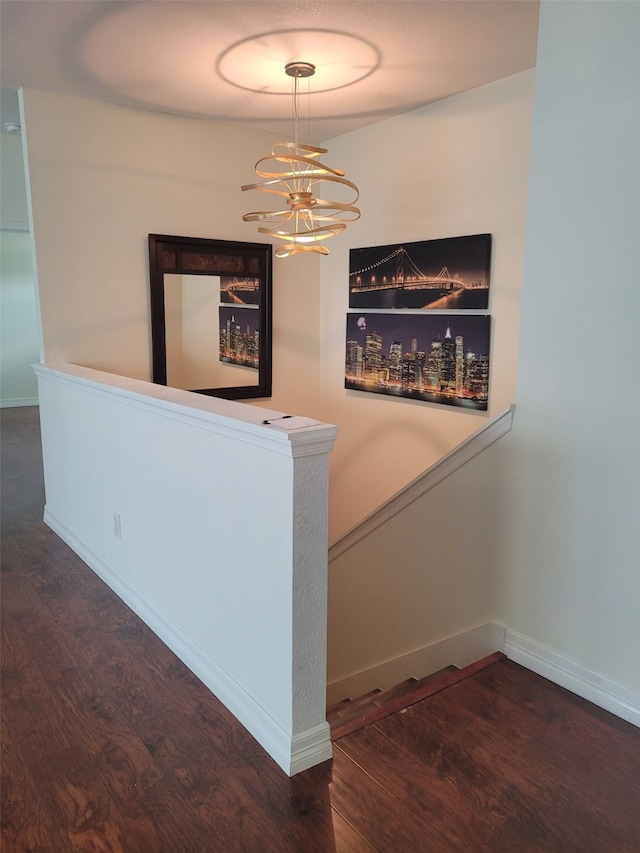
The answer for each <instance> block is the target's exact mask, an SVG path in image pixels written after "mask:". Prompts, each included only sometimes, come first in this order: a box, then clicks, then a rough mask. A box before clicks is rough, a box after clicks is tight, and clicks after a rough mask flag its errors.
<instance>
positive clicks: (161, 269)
mask: <svg viewBox="0 0 640 853" xmlns="http://www.w3.org/2000/svg"><path fill="white" fill-rule="evenodd" d="M271 252H272V247H271V245H270V244H267V243H242V242H235V241H228V240H207V239H204V238H199V237H172V236H167V235H164V234H149V274H150V277H149V280H150V287H151V349H152V381H153V382H155V383H157V384H159V385H170V386H171V387H173V388H183V389H184V390H186V391H196V392H197V393H199V394H210V395H211V396H213V397H224V398H226V399H227V400H242V399H249V398H252V397H270V396H271V326H272V313H271V310H272V309H271V293H272V281H271Z"/></svg>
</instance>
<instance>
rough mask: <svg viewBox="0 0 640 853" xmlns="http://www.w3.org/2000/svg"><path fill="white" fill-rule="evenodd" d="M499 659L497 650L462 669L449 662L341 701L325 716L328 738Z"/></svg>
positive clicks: (346, 732) (336, 737)
mask: <svg viewBox="0 0 640 853" xmlns="http://www.w3.org/2000/svg"><path fill="white" fill-rule="evenodd" d="M501 660H504V655H503V654H502V652H496V653H495V654H492V655H489V656H488V657H486V658H482V659H481V660H479V661H476V662H475V663H472V664H470V665H469V666H465V667H463V668H462V669H458V668H457V667H455V666H448V667H445V668H444V669H442V670H439V671H438V672H434V673H432V674H431V675H427V676H426V677H425V678H421V679H419V680H417V681H416V680H415V679H409V680H408V681H403V682H402V683H401V684H398V685H396V686H395V687H391V688H389V690H381V691H372V693H370V694H367V695H366V697H359V698H358V699H355V700H354V701H353V702H343V703H340V705H341V707H342V709H343V710H342V713H341V716H340V717H338V716H336V715H335V713H333V712H332V713H331V714H329V713H328V714H327V720H328V722H329V725H330V727H331V740H333V741H336V740H339V739H340V738H342V737H345V736H346V735H349V734H351V733H352V732H355V731H357V730H358V729H362V728H364V727H365V726H370V725H372V724H373V723H377V722H379V721H380V720H383V719H384V718H385V717H388V716H390V715H391V714H395V713H396V712H397V711H402V710H403V709H404V708H408V707H409V706H411V705H414V704H415V703H416V702H420V701H421V700H422V699H426V698H427V697H428V696H433V695H434V694H435V693H439V692H440V691H441V690H445V689H446V688H447V687H451V686H452V685H454V684H458V682H460V681H463V680H464V679H465V678H469V676H471V675H474V674H475V673H476V672H480V671H481V670H483V669H486V668H487V667H489V666H492V665H493V664H494V663H498V661H501ZM361 699H362V700H363V701H362V702H361V701H360V700H361ZM365 700H366V701H365ZM356 703H358V704H356ZM350 706H353V711H351V710H349V709H350ZM335 707H336V706H335V705H334V706H332V708H335Z"/></svg>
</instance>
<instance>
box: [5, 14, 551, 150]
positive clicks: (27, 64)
mask: <svg viewBox="0 0 640 853" xmlns="http://www.w3.org/2000/svg"><path fill="white" fill-rule="evenodd" d="M538 5H539V4H538V0H433V2H432V0H231V2H229V0H199V2H192V0H161V1H160V2H157V0H142V2H125V0H73V1H72V0H29V2H26V0H2V2H1V3H0V55H1V59H0V83H1V85H2V89H3V92H2V94H3V97H2V100H1V102H0V108H1V112H2V115H1V121H2V128H3V129H4V124H5V122H7V121H17V120H18V115H17V98H16V97H15V95H14V93H13V91H11V90H15V89H17V88H18V87H20V86H27V87H31V88H35V89H42V90H45V91H50V92H59V93H65V94H69V95H81V96H84V97H89V98H93V99H97V100H103V101H108V102H112V103H117V104H123V105H128V106H133V107H141V108H144V109H151V110H159V111H162V112H168V113H176V114H179V115H187V116H192V117H201V118H207V119H213V120H215V121H220V122H230V123H233V124H238V125H243V126H245V127H251V128H256V129H262V130H269V131H273V132H275V133H278V134H280V135H285V136H288V135H289V134H290V128H291V82H292V81H291V79H290V78H289V77H287V76H286V75H285V73H284V65H285V64H286V63H287V62H291V61H294V60H304V61H308V62H312V63H314V64H315V65H316V66H317V70H316V74H315V76H313V77H312V78H310V81H309V84H310V87H311V98H310V99H309V100H308V101H307V104H308V106H309V109H310V112H311V117H312V121H311V137H312V139H313V140H314V141H315V142H319V141H322V140H325V139H330V138H332V137H334V136H337V135H339V134H342V133H347V132H349V131H352V130H355V129H357V128H360V127H364V126H366V125H369V124H373V123H374V122H378V121H381V120H383V119H386V118H389V117H391V116H394V115H398V114H400V113H404V112H408V111H409V110H412V109H415V108H417V107H419V106H423V105H425V104H429V103H432V102H434V101H437V100H440V99H442V98H445V97H448V96H450V95H454V94H457V93H459V92H463V91H466V90H468V89H473V88H476V87H477V86H482V85H484V84H486V83H490V82H492V81H494V80H498V79H500V78H502V77H508V76H509V75H511V74H516V73H518V72H519V71H523V70H525V69H527V68H532V67H533V66H534V65H535V55H536V39H537V29H538ZM300 86H301V91H302V92H303V93H304V92H306V86H307V81H300Z"/></svg>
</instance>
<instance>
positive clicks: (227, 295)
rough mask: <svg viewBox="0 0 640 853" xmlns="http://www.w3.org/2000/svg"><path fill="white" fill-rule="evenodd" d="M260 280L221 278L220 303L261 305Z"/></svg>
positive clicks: (238, 277) (233, 277)
mask: <svg viewBox="0 0 640 853" xmlns="http://www.w3.org/2000/svg"><path fill="white" fill-rule="evenodd" d="M260 292H261V291H260V279H259V278H255V277H252V276H227V275H221V276H220V302H222V303H224V304H227V305H260Z"/></svg>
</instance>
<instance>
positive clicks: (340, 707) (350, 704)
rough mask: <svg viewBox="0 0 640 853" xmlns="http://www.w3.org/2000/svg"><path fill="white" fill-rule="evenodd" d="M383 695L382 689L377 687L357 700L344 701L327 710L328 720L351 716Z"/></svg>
mask: <svg viewBox="0 0 640 853" xmlns="http://www.w3.org/2000/svg"><path fill="white" fill-rule="evenodd" d="M381 693H382V689H381V688H380V687H376V688H375V689H374V690H370V691H369V693H365V694H364V695H363V696H358V698H357V699H342V700H341V701H340V702H336V704H335V705H332V706H331V707H330V708H327V720H330V719H335V720H338V719H341V718H342V717H344V716H346V715H349V714H351V713H352V711H353V710H354V709H357V708H362V706H363V705H367V704H368V703H369V702H371V701H373V698H374V697H375V696H379V695H380V694H381Z"/></svg>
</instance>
